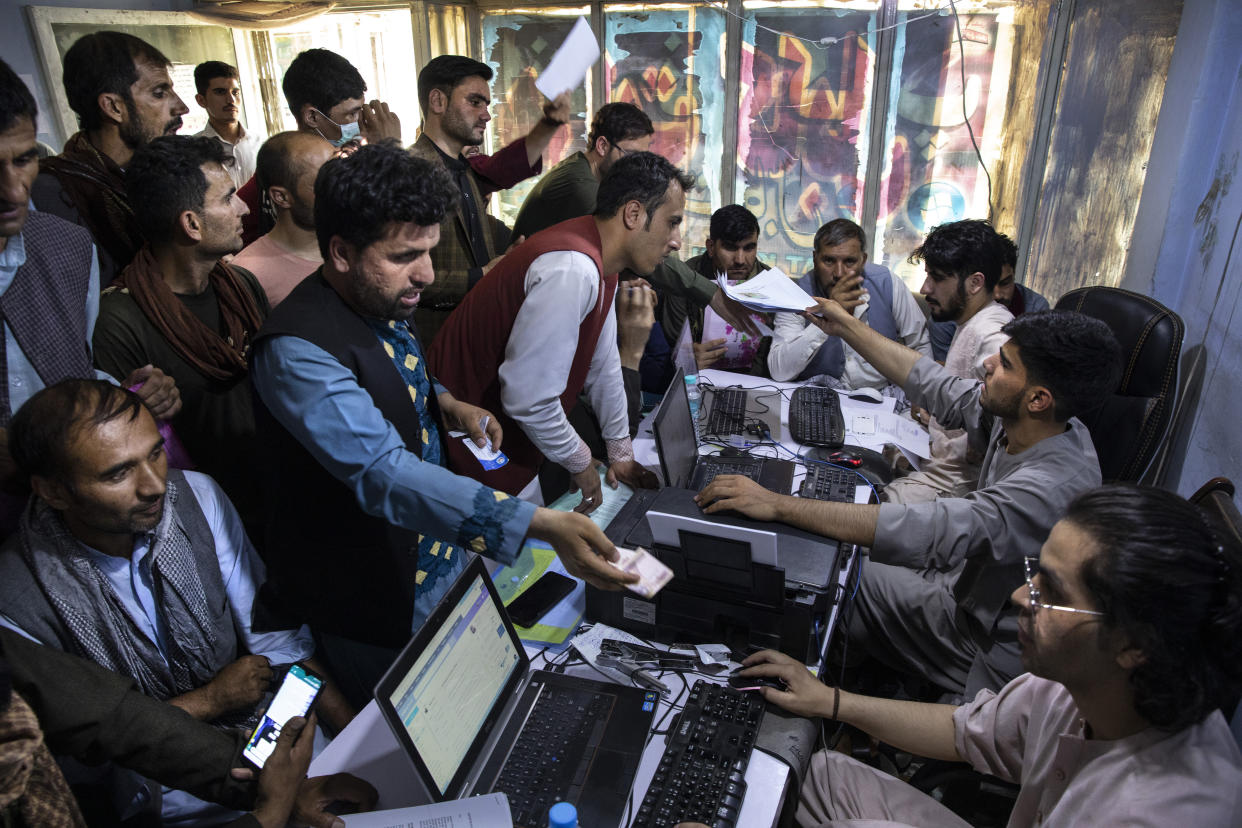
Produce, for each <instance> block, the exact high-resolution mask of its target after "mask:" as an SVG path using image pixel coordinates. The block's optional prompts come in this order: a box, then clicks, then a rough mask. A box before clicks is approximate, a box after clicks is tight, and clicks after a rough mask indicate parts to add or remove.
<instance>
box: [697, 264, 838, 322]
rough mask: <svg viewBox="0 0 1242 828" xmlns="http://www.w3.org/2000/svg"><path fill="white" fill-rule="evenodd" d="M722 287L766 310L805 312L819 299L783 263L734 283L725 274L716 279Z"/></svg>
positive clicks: (749, 304)
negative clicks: (792, 277) (784, 269)
mask: <svg viewBox="0 0 1242 828" xmlns="http://www.w3.org/2000/svg"><path fill="white" fill-rule="evenodd" d="M716 281H717V282H718V283H719V284H720V289H721V290H723V291H724V292H725V296H728V297H729V298H730V299H732V300H733V301H735V302H738V303H740V304H743V305H745V306H746V307H748V308H750V309H751V310H757V311H760V312H762V313H768V312H771V311H787V312H790V313H801V312H802V311H804V310H806V309H807V308H809V307H813V306H814V305H815V300H814V299H812V298H811V295H810V294H809V293H807V292H806V291H805V290H803V289H802V288H800V287H798V283H797V282H795V281H794V280H793V279H790V278H789V276H788V275H786V273H785V272H784V271H783V270H781V269H780V268H779V267H773V268H771V269H769V270H765V271H763V272H762V273H760V274H758V275H756V276H752V277H750V278H749V279H747V280H746V281H745V282H742V283H740V284H738V285H734V286H732V287H730V286H729V284H728V280H727V279H725V278H724V277H723V276H720V277H718V278H717V279H716Z"/></svg>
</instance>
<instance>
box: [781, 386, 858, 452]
mask: <svg viewBox="0 0 1242 828" xmlns="http://www.w3.org/2000/svg"><path fill="white" fill-rule="evenodd" d="M789 433H790V435H791V436H792V437H793V438H794V440H796V441H797V442H799V443H802V444H803V445H806V446H831V447H832V448H840V447H841V446H842V445H843V444H844V443H845V418H844V417H842V416H841V400H840V399H839V398H838V397H837V392H836V391H833V390H832V389H831V388H825V387H824V386H822V385H804V386H803V387H801V388H796V389H794V392H793V396H791V397H790V398H789Z"/></svg>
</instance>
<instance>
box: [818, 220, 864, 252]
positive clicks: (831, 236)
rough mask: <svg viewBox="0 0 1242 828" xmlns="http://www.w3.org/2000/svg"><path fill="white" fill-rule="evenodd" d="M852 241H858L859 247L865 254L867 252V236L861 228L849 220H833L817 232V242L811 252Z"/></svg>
mask: <svg viewBox="0 0 1242 828" xmlns="http://www.w3.org/2000/svg"><path fill="white" fill-rule="evenodd" d="M850 239H858V246H859V247H861V248H862V251H863V253H866V252H867V234H866V232H865V231H864V230H863V229H862V228H861V227H859V226H858V225H857V224H855V223H854V222H852V221H850V220H849V219H847V218H838V219H833V220H832V221H830V222H828V223H827V224H825V225H824V226H823V227H821V228H819V230H817V231H816V232H815V241H814V242H813V243H812V245H811V250H812V251H815V250H819V249H820V248H821V247H836V246H837V245H839V244H845V243H846V242H847V241H849V240H850Z"/></svg>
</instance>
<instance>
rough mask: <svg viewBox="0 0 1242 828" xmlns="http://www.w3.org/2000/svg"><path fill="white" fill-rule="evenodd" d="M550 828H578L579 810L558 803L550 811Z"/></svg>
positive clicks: (564, 803) (563, 803)
mask: <svg viewBox="0 0 1242 828" xmlns="http://www.w3.org/2000/svg"><path fill="white" fill-rule="evenodd" d="M548 828H578V809H577V808H575V807H574V806H573V805H570V804H569V803H568V802H558V803H556V804H555V805H553V806H552V807H551V808H549V809H548Z"/></svg>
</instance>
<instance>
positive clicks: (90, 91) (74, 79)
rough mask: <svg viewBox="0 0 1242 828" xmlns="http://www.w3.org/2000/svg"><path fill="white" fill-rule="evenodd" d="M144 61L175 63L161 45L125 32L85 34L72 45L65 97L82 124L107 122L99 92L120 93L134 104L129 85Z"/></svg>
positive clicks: (163, 64)
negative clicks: (101, 111)
mask: <svg viewBox="0 0 1242 828" xmlns="http://www.w3.org/2000/svg"><path fill="white" fill-rule="evenodd" d="M140 62H142V63H150V64H153V65H155V66H160V67H167V66H171V65H172V61H170V60H169V59H168V58H166V57H164V53H163V52H161V51H160V50H159V49H157V48H155V47H154V46H152V45H151V44H150V43H147V42H146V41H145V40H141V39H139V38H136V37H134V36H133V35H130V34H125V33H124V32H95V33H94V34H88V35H82V37H80V38H78V39H77V41H76V42H75V43H74V44H73V45H72V46H70V47H69V51H67V52H65V60H64V84H65V97H66V98H68V99H69V108H70V109H72V110H73V111H74V113H75V114H77V116H78V126H80V127H81V128H82V129H85V130H91V129H98V128H99V126H100V125H101V124H102V123H103V116H102V115H101V114H100V112H99V96H100V95H102V94H103V93H105V92H108V93H111V94H113V95H120V96H121V97H122V98H123V99H124V100H125V103H126V104H128V105H129V106H133V103H134V96H133V95H132V94H130V91H129V88H130V87H131V86H133V85H134V84H135V83H137V82H138V66H137V64H138V63H140Z"/></svg>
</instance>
